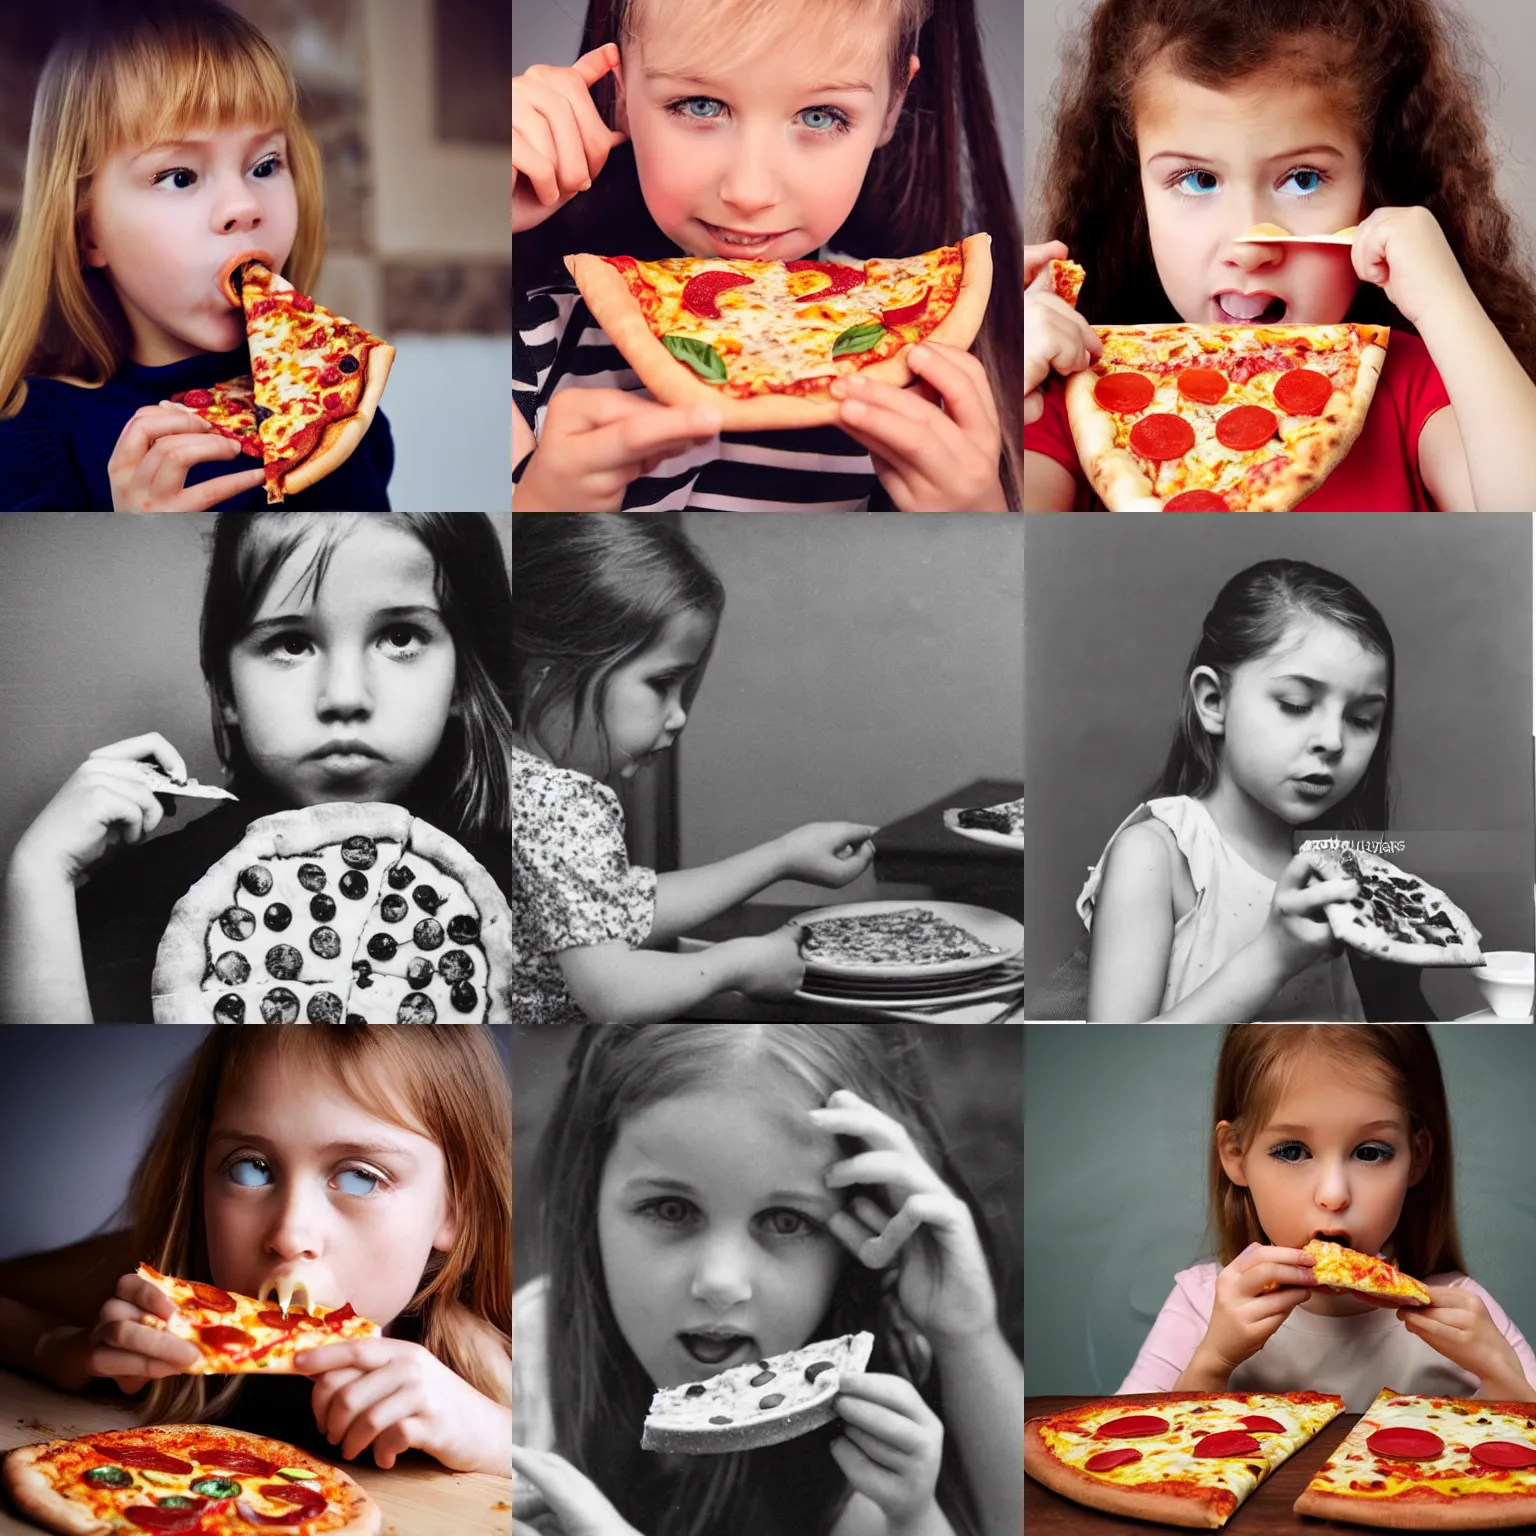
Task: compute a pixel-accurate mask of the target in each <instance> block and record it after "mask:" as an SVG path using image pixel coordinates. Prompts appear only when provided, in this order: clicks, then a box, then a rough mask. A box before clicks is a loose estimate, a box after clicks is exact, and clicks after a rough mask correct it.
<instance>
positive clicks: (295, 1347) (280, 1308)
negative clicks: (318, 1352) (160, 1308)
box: [139, 1264, 381, 1376]
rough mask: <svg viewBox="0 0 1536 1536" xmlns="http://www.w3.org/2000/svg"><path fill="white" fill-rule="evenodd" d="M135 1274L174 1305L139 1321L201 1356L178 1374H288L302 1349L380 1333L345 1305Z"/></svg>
mask: <svg viewBox="0 0 1536 1536" xmlns="http://www.w3.org/2000/svg"><path fill="white" fill-rule="evenodd" d="M139 1274H140V1276H141V1277H142V1278H143V1279H145V1280H147V1281H149V1283H150V1284H151V1285H152V1286H154V1288H155V1289H156V1290H157V1291H160V1292H161V1293H162V1294H164V1295H166V1296H168V1297H170V1299H171V1300H172V1301H173V1302H175V1303H176V1315H175V1317H173V1318H171V1319H170V1320H169V1321H167V1320H166V1319H165V1318H163V1317H159V1316H156V1315H155V1314H154V1313H150V1312H146V1313H144V1314H142V1318H141V1320H142V1321H143V1322H144V1323H145V1324H147V1325H148V1326H149V1327H151V1328H162V1329H164V1330H165V1331H166V1332H167V1333H171V1334H174V1335H175V1336H176V1337H177V1338H178V1339H185V1340H186V1341H187V1343H188V1344H191V1345H193V1346H194V1347H195V1348H196V1349H197V1350H199V1351H200V1352H201V1354H202V1357H203V1358H202V1360H201V1361H199V1362H198V1364H196V1365H189V1366H188V1367H187V1368H186V1370H185V1371H184V1372H183V1375H187V1376H234V1375H245V1374H249V1373H252V1372H258V1371H259V1372H261V1373H262V1374H263V1375H269V1376H270V1375H286V1374H292V1372H293V1357H294V1356H295V1355H297V1354H299V1353H301V1352H302V1351H303V1350H306V1349H319V1348H320V1347H321V1346H322V1345H325V1344H341V1343H346V1342H348V1341H350V1340H352V1339H376V1338H378V1337H379V1335H380V1332H381V1330H380V1328H379V1325H378V1324H377V1323H373V1322H370V1321H369V1320H368V1319H367V1318H366V1317H359V1316H358V1315H357V1313H356V1312H354V1311H353V1310H352V1307H351V1304H350V1303H347V1304H344V1305H342V1306H339V1307H322V1306H316V1307H315V1308H314V1310H313V1311H311V1310H309V1309H307V1308H305V1307H294V1306H290V1305H288V1300H289V1297H281V1298H280V1300H278V1301H257V1300H256V1298H255V1297H254V1296H241V1295H240V1294H239V1293H238V1292H236V1291H222V1290H220V1289H219V1287H218V1286H216V1285H205V1284H203V1282H202V1281H200V1280H179V1279H177V1278H176V1277H175V1276H172V1275H162V1274H161V1273H160V1271H159V1270H157V1269H152V1268H151V1267H150V1266H149V1265H148V1264H140V1265H139ZM289 1284H292V1280H291V1277H285V1288H286V1286H287V1285H289ZM290 1296H291V1293H290ZM306 1299H308V1298H307V1296H306Z"/></svg>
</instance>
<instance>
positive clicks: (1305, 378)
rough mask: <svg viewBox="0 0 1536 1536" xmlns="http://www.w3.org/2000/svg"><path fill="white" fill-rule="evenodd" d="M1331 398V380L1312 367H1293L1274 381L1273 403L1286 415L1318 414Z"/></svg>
mask: <svg viewBox="0 0 1536 1536" xmlns="http://www.w3.org/2000/svg"><path fill="white" fill-rule="evenodd" d="M1332 398H1333V381H1332V380H1331V379H1330V378H1329V377H1328V376H1327V374H1324V373H1318V372H1317V371H1316V370H1315V369H1313V368H1293V369H1291V371H1290V372H1289V373H1285V374H1281V376H1280V378H1279V379H1278V380H1277V381H1276V383H1275V404H1276V405H1278V406H1279V407H1280V409H1281V410H1282V411H1284V412H1285V414H1286V415H1287V416H1319V415H1321V414H1322V411H1323V408H1324V406H1326V405H1327V404H1328V402H1329V400H1330V399H1332Z"/></svg>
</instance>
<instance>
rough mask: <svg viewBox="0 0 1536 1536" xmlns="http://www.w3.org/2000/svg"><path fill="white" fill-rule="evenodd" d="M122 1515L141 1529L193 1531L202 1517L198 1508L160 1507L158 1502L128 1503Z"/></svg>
mask: <svg viewBox="0 0 1536 1536" xmlns="http://www.w3.org/2000/svg"><path fill="white" fill-rule="evenodd" d="M123 1515H124V1518H126V1519H128V1520H132V1521H133V1523H134V1524H135V1525H136V1526H138V1527H139V1529H140V1530H143V1531H195V1530H196V1529H197V1528H198V1526H199V1525H200V1524H201V1523H202V1518H203V1512H202V1510H200V1509H161V1507H160V1506H159V1505H158V1504H130V1505H129V1506H128V1508H127V1509H125V1510H124V1511H123Z"/></svg>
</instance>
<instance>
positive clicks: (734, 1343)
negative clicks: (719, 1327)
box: [677, 1333, 752, 1371]
mask: <svg viewBox="0 0 1536 1536" xmlns="http://www.w3.org/2000/svg"><path fill="white" fill-rule="evenodd" d="M677 1337H678V1342H679V1343H680V1344H681V1345H682V1346H683V1348H684V1349H685V1350H687V1351H688V1353H689V1354H690V1355H691V1356H692V1357H693V1358H694V1359H695V1360H697V1361H698V1362H699V1364H700V1365H707V1366H709V1367H710V1369H711V1370H717V1371H719V1370H724V1369H725V1367H726V1366H727V1365H734V1364H739V1363H740V1361H742V1360H749V1359H751V1357H752V1335H751V1334H749V1333H680V1334H678V1336H677Z"/></svg>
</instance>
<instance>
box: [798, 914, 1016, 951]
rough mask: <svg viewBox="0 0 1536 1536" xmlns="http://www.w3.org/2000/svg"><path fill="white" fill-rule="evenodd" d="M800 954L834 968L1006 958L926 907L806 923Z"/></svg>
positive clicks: (994, 946)
mask: <svg viewBox="0 0 1536 1536" xmlns="http://www.w3.org/2000/svg"><path fill="white" fill-rule="evenodd" d="M804 926H805V938H804V940H803V941H802V943H801V946H800V952H801V953H802V954H803V955H804V956H805V958H806V960H807V961H808V962H811V963H814V962H816V961H822V962H824V963H826V964H830V965H939V964H942V963H943V962H945V961H947V960H972V959H975V958H976V957H977V956H978V955H1001V954H1002V950H1000V949H999V948H998V947H997V945H996V944H989V943H988V942H987V941H986V940H985V939H978V938H977V937H976V935H975V934H974V933H971V932H970V931H969V930H968V929H965V928H961V927H960V926H959V925H958V924H956V923H951V922H948V921H946V920H945V919H944V918H942V917H940V916H939V915H938V914H937V913H936V912H930V911H929V910H928V908H926V907H900V908H898V909H896V910H895V911H884V912H861V913H857V914H855V915H853V916H850V917H820V918H816V919H815V920H814V921H808V922H806V923H805V925H804Z"/></svg>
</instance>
